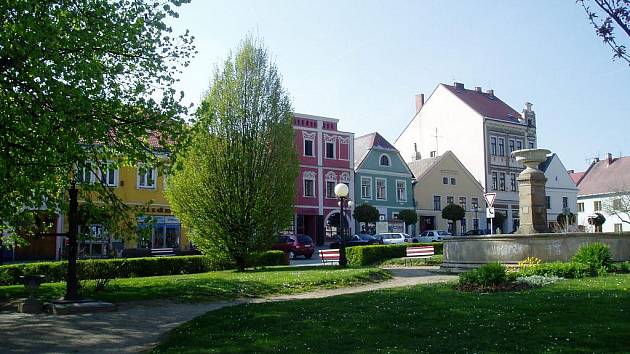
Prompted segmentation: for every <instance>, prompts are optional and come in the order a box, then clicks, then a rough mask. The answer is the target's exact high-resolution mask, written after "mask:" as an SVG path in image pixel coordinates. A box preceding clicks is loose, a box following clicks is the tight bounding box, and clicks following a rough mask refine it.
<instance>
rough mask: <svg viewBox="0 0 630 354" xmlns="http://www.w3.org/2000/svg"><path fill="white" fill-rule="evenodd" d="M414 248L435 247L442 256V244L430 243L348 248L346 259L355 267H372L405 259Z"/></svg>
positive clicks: (436, 251)
mask: <svg viewBox="0 0 630 354" xmlns="http://www.w3.org/2000/svg"><path fill="white" fill-rule="evenodd" d="M412 246H433V247H434V248H435V254H442V243H441V242H430V243H403V244H397V245H372V246H354V247H348V248H346V257H347V258H348V263H349V264H350V265H353V266H364V265H371V264H374V263H379V262H382V261H384V260H387V259H392V258H402V257H405V256H406V255H407V251H406V249H407V247H412Z"/></svg>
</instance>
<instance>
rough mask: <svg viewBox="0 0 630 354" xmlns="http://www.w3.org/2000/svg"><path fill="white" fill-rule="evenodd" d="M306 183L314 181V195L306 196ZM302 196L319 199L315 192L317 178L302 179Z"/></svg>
mask: <svg viewBox="0 0 630 354" xmlns="http://www.w3.org/2000/svg"><path fill="white" fill-rule="evenodd" d="M306 181H312V182H313V188H312V189H313V195H307V194H306ZM302 196H303V197H304V198H317V192H315V178H311V177H304V178H303V179H302Z"/></svg>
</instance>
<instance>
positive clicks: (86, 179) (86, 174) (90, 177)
mask: <svg viewBox="0 0 630 354" xmlns="http://www.w3.org/2000/svg"><path fill="white" fill-rule="evenodd" d="M76 180H77V183H87V184H91V183H94V181H95V180H96V176H95V175H94V173H92V163H91V162H85V163H83V164H81V165H79V166H78V168H77V175H76Z"/></svg>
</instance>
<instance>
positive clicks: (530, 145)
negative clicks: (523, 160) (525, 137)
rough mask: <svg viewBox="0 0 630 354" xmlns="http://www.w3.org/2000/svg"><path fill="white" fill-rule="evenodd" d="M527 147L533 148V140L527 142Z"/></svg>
mask: <svg viewBox="0 0 630 354" xmlns="http://www.w3.org/2000/svg"><path fill="white" fill-rule="evenodd" d="M529 148H530V149H533V148H534V142H533V141H530V142H529Z"/></svg>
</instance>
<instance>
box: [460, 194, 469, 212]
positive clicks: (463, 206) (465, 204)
mask: <svg viewBox="0 0 630 354" xmlns="http://www.w3.org/2000/svg"><path fill="white" fill-rule="evenodd" d="M462 198H463V199H464V205H462ZM459 206H461V207H462V208H464V211H468V198H466V197H465V196H459Z"/></svg>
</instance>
